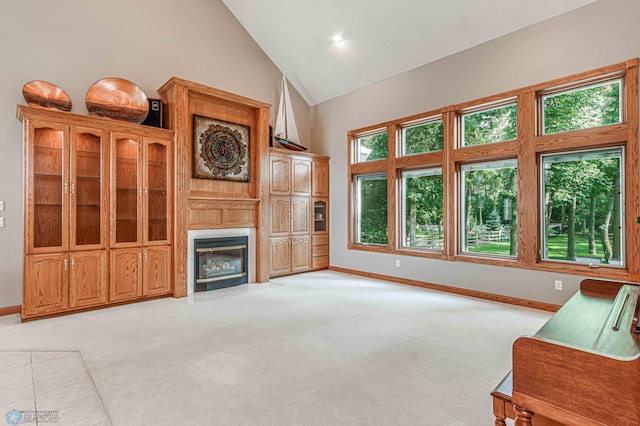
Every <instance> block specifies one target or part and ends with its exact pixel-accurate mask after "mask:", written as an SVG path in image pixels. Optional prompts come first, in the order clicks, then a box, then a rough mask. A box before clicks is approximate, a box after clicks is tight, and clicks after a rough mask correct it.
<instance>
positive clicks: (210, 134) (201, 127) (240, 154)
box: [193, 114, 250, 182]
mask: <svg viewBox="0 0 640 426" xmlns="http://www.w3.org/2000/svg"><path fill="white" fill-rule="evenodd" d="M249 130H250V128H249V126H245V125H242V124H237V123H229V122H228V121H222V120H216V119H213V118H208V117H202V116H200V115H196V114H194V115H193V177H194V178H198V179H220V180H233V181H237V182H249V170H250V169H249Z"/></svg>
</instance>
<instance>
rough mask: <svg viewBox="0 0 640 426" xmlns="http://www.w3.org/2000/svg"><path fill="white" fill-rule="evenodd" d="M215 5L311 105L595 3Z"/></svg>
mask: <svg viewBox="0 0 640 426" xmlns="http://www.w3.org/2000/svg"><path fill="white" fill-rule="evenodd" d="M222 1H223V2H224V3H225V4H226V5H227V7H228V8H229V9H230V10H231V12H232V13H233V14H234V15H235V16H236V18H237V19H238V20H239V21H240V23H241V24H242V25H243V26H244V27H245V28H246V30H247V31H248V32H249V34H251V36H252V37H253V38H254V40H255V41H256V42H257V43H258V45H260V47H261V48H262V49H263V50H264V52H265V53H266V54H267V55H268V56H269V57H270V58H271V60H272V61H273V62H274V63H275V64H276V66H278V67H279V68H280V69H281V70H282V71H283V72H284V73H285V75H286V76H287V79H288V80H289V81H290V83H291V84H293V86H294V87H295V88H296V89H297V90H298V92H299V93H300V94H301V95H302V96H303V97H304V98H305V100H306V101H307V102H308V103H309V104H310V105H315V104H317V103H320V102H324V101H326V100H329V99H331V98H334V97H337V96H340V95H343V94H346V93H348V92H351V91H353V90H356V89H358V88H360V87H364V86H366V85H369V84H371V83H374V82H376V81H380V80H383V79H385V78H388V77H391V76H393V75H396V74H399V73H402V72H405V71H408V70H411V69H413V68H416V67H419V66H421V65H424V64H427V63H429V62H433V61H436V60H438V59H440V58H443V57H445V56H448V55H451V54H454V53H456V52H460V51H462V50H465V49H468V48H470V47H473V46H476V45H478V44H481V43H484V42H486V41H489V40H491V39H494V38H497V37H500V36H502V35H505V34H508V33H510V32H513V31H516V30H518V29H520V28H524V27H526V26H529V25H532V24H534V23H536V22H540V21H543V20H545V19H549V18H551V17H553V16H556V15H560V14H562V13H566V12H568V11H570V10H573V9H576V8H578V7H581V6H584V5H586V4H588V3H592V2H593V1H595V0H535V1H533V0H446V1H442V0H438V1H436V0H394V1H382V0H322V1H320V0H254V1H249V0H222ZM336 33H338V34H341V35H342V36H343V37H344V41H342V43H334V42H333V41H332V36H333V35H334V34H336Z"/></svg>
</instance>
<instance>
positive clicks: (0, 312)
mask: <svg viewBox="0 0 640 426" xmlns="http://www.w3.org/2000/svg"><path fill="white" fill-rule="evenodd" d="M21 310H22V307H21V306H20V305H18V306H7V307H6V308H0V317H3V316H5V315H13V314H19V313H20V312H21Z"/></svg>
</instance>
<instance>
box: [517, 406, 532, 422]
mask: <svg viewBox="0 0 640 426" xmlns="http://www.w3.org/2000/svg"><path fill="white" fill-rule="evenodd" d="M513 408H514V410H515V412H516V422H515V423H514V425H515V426H532V425H533V423H532V422H531V417H533V413H532V412H531V411H527V410H525V409H524V408H522V407H518V406H517V405H514V406H513Z"/></svg>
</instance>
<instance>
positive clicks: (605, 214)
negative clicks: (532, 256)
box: [540, 147, 625, 266]
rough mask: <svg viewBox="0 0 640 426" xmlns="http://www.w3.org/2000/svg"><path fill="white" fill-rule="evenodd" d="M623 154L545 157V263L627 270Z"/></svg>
mask: <svg viewBox="0 0 640 426" xmlns="http://www.w3.org/2000/svg"><path fill="white" fill-rule="evenodd" d="M622 153H623V150H622V148H620V147H616V148H609V149H601V150H590V151H578V152H570V153H563V154H552V155H543V156H542V161H541V167H542V173H541V175H542V196H541V199H542V200H543V201H542V203H541V210H542V211H541V215H540V217H541V218H543V220H544V223H543V224H541V229H542V230H543V238H542V240H543V244H542V258H543V259H547V260H560V261H569V262H580V263H588V264H608V265H617V266H622V265H624V259H623V255H624V252H625V250H624V233H623V232H622V229H624V227H623V206H624V194H623V190H622V189H623V186H624V185H623V181H624V180H623V170H624V166H623V163H624V162H623V154H622Z"/></svg>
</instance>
